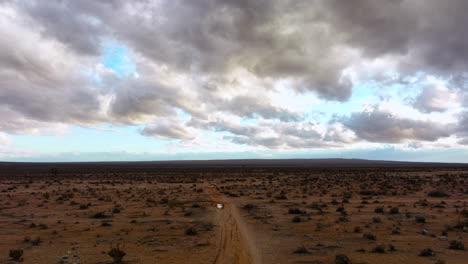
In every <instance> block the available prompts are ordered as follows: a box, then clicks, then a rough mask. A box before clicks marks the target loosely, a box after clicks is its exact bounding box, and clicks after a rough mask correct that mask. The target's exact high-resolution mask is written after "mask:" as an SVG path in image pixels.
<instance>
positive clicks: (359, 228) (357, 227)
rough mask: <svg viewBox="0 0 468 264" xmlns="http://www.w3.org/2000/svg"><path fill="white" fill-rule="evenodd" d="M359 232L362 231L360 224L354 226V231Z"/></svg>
mask: <svg viewBox="0 0 468 264" xmlns="http://www.w3.org/2000/svg"><path fill="white" fill-rule="evenodd" d="M361 232H362V228H361V227H360V226H356V227H354V233H361Z"/></svg>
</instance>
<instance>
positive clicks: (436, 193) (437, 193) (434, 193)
mask: <svg viewBox="0 0 468 264" xmlns="http://www.w3.org/2000/svg"><path fill="white" fill-rule="evenodd" d="M427 195H428V196H430V197H437V198H442V197H449V195H448V194H447V193H445V192H443V191H440V190H434V191H430V192H429V193H427Z"/></svg>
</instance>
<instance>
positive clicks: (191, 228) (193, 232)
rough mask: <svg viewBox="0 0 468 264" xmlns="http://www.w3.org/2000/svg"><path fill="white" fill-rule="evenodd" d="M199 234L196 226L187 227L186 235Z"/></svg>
mask: <svg viewBox="0 0 468 264" xmlns="http://www.w3.org/2000/svg"><path fill="white" fill-rule="evenodd" d="M197 234H198V232H197V230H196V229H195V227H189V228H187V229H185V235H187V236H196V235H197Z"/></svg>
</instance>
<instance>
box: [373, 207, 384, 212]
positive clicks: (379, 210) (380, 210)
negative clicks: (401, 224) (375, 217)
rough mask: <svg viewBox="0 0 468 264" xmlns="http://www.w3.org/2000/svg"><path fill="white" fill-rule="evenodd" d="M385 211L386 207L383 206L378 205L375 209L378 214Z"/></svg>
mask: <svg viewBox="0 0 468 264" xmlns="http://www.w3.org/2000/svg"><path fill="white" fill-rule="evenodd" d="M384 212H385V211H384V208H383V207H377V208H375V210H374V213H377V214H383V213H384Z"/></svg>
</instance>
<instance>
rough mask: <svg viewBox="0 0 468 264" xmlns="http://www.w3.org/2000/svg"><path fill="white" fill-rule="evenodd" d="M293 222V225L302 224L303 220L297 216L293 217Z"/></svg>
mask: <svg viewBox="0 0 468 264" xmlns="http://www.w3.org/2000/svg"><path fill="white" fill-rule="evenodd" d="M291 222H293V223H300V222H302V219H301V218H300V217H299V216H297V215H296V216H295V217H293V218H292V219H291Z"/></svg>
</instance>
